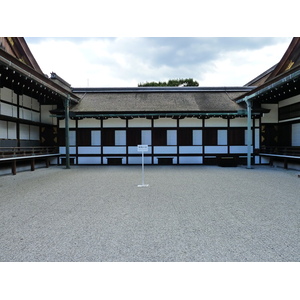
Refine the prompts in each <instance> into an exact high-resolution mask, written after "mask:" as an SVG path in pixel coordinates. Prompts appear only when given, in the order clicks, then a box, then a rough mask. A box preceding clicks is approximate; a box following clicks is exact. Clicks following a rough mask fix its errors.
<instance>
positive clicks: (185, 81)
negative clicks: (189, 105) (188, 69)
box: [138, 78, 199, 87]
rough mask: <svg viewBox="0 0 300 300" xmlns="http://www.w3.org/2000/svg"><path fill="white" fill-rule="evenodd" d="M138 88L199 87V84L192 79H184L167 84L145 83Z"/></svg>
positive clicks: (170, 81) (171, 80)
mask: <svg viewBox="0 0 300 300" xmlns="http://www.w3.org/2000/svg"><path fill="white" fill-rule="evenodd" d="M138 86H139V87H144V86H145V87H147V86H149V87H151V86H152V87H155V86H199V83H198V82H197V81H195V80H194V79H193V78H186V79H170V80H169V81H168V82H165V81H163V82H161V81H159V82H155V81H151V82H145V83H139V84H138Z"/></svg>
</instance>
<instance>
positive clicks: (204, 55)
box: [26, 37, 291, 87]
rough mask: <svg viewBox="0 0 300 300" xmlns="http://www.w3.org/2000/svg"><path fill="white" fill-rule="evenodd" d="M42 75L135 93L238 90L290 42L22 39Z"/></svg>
mask: <svg viewBox="0 0 300 300" xmlns="http://www.w3.org/2000/svg"><path fill="white" fill-rule="evenodd" d="M26 41H27V43H28V45H29V47H30V49H31V51H32V53H33V55H34V57H35V58H36V60H37V62H38V64H39V65H40V67H41V69H42V71H43V72H44V73H45V74H47V75H50V73H51V72H55V73H57V75H59V76H61V77H62V78H63V79H64V80H66V81H67V82H68V83H70V84H71V85H72V87H86V86H89V87H136V86H137V85H138V84H139V83H142V82H147V81H148V82H149V81H166V80H168V79H176V78H193V79H195V80H197V81H198V82H199V85H200V86H241V85H244V84H246V83H247V82H249V81H250V80H252V79H253V78H255V77H256V76H258V75H259V74H261V73H262V72H264V71H265V70H267V69H268V68H270V67H272V66H273V65H274V64H276V63H278V62H279V60H280V59H281V57H282V56H283V54H284V52H285V50H286V49H287V47H288V45H289V43H290V41H291V38H287V37H285V38H280V37H273V38H268V37H267V38H264V37H259V38H249V37H247V38H241V37H232V38H226V37H221V38H217V37H211V38H210V37H204V38H201V37H195V38H191V37H166V38H164V37H158V38H151V37H145V38H134V37H132V38H126V37H121V38H107V37H105V38H87V37H85V38H74V37H73V38H63V37H59V38H51V37H47V38H37V37H35V38H26Z"/></svg>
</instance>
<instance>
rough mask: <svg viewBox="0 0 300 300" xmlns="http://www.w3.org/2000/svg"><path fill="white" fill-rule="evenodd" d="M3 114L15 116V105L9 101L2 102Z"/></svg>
mask: <svg viewBox="0 0 300 300" xmlns="http://www.w3.org/2000/svg"><path fill="white" fill-rule="evenodd" d="M1 114H2V115H5V116H10V117H12V116H13V106H12V105H10V104H7V103H3V102H2V103H1Z"/></svg>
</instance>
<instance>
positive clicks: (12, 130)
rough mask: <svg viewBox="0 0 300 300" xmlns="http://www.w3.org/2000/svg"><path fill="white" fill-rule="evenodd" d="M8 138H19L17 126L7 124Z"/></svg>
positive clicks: (11, 123) (10, 123)
mask: <svg viewBox="0 0 300 300" xmlns="http://www.w3.org/2000/svg"><path fill="white" fill-rule="evenodd" d="M7 127H8V128H7V129H8V130H7V138H8V139H16V138H17V124H16V123H13V122H7Z"/></svg>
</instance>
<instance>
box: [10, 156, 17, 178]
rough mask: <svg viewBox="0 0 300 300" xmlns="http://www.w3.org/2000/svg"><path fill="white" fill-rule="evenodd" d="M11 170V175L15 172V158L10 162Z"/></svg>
mask: <svg viewBox="0 0 300 300" xmlns="http://www.w3.org/2000/svg"><path fill="white" fill-rule="evenodd" d="M11 172H12V174H13V175H16V174H17V161H16V160H15V159H14V160H13V161H12V162H11Z"/></svg>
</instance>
